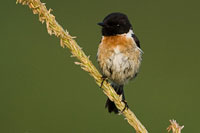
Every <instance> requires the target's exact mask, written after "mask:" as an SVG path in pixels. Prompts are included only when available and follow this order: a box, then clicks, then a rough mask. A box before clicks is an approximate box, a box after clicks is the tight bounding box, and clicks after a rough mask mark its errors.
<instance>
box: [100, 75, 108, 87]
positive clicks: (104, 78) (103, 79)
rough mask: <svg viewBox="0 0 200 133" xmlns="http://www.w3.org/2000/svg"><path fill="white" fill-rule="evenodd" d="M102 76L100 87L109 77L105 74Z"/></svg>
mask: <svg viewBox="0 0 200 133" xmlns="http://www.w3.org/2000/svg"><path fill="white" fill-rule="evenodd" d="M101 78H102V82H101V86H100V88H101V87H102V86H103V83H104V81H105V80H106V79H107V77H106V76H104V75H103V76H102V77H101Z"/></svg>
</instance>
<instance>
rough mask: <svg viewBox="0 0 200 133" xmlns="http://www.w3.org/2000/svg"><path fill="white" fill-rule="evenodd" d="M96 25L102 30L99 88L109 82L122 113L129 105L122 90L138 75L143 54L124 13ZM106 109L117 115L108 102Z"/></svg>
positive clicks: (112, 15)
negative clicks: (118, 98) (100, 83)
mask: <svg viewBox="0 0 200 133" xmlns="http://www.w3.org/2000/svg"><path fill="white" fill-rule="evenodd" d="M98 25H100V26H101V33H102V38H101V41H100V44H99V46H98V51H97V62H98V64H99V67H100V71H101V73H102V75H103V76H102V79H103V80H102V84H103V82H104V80H105V79H107V80H109V81H110V82H111V86H112V87H113V88H114V90H115V92H116V93H117V94H118V95H120V96H122V102H124V103H125V108H124V110H125V109H126V108H128V104H127V102H126V100H125V95H124V89H123V88H124V85H125V84H126V83H127V82H128V81H130V80H131V79H134V78H135V77H136V76H137V74H138V72H139V68H140V65H141V61H142V54H143V51H142V50H141V47H140V41H139V39H138V38H137V36H136V35H135V33H134V32H133V27H132V25H131V23H130V21H129V19H128V17H127V15H125V14H124V13H120V12H114V13H110V14H108V15H107V16H106V17H105V18H104V19H103V21H102V22H100V23H98ZM105 107H106V108H108V112H109V113H111V112H114V113H115V114H119V113H120V111H119V110H118V109H117V107H116V106H115V104H114V102H112V101H111V100H110V99H109V98H108V99H107V101H106V105H105Z"/></svg>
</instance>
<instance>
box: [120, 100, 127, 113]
mask: <svg viewBox="0 0 200 133" xmlns="http://www.w3.org/2000/svg"><path fill="white" fill-rule="evenodd" d="M122 102H124V104H125V107H124V109H123V110H122V111H121V112H122V113H123V112H124V110H126V109H128V108H129V107H128V103H127V101H125V100H122Z"/></svg>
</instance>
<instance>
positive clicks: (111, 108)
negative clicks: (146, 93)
mask: <svg viewBox="0 0 200 133" xmlns="http://www.w3.org/2000/svg"><path fill="white" fill-rule="evenodd" d="M111 85H112V87H113V88H114V89H115V91H116V93H117V94H118V95H122V100H123V101H125V96H124V90H123V87H124V86H123V85H116V84H114V83H112V84H111ZM105 107H106V108H108V112H109V113H111V112H114V113H115V114H117V113H119V110H118V109H117V107H116V106H115V103H114V102H112V101H111V100H110V99H109V98H108V99H107V101H106V106H105Z"/></svg>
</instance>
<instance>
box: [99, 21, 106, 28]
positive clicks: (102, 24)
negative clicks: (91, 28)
mask: <svg viewBox="0 0 200 133" xmlns="http://www.w3.org/2000/svg"><path fill="white" fill-rule="evenodd" d="M97 24H98V25H100V26H102V27H104V26H105V24H104V23H103V22H100V23H97Z"/></svg>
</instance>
